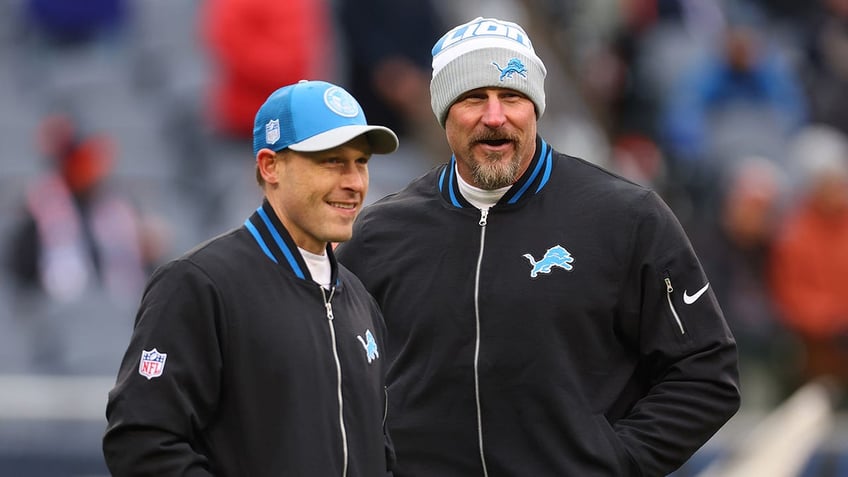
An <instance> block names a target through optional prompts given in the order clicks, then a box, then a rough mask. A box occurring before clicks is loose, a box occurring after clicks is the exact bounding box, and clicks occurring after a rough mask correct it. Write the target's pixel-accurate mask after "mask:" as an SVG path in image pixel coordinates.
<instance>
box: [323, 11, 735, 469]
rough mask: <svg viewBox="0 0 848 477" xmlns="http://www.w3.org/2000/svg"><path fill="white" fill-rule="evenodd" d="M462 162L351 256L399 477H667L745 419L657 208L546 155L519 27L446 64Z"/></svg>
mask: <svg viewBox="0 0 848 477" xmlns="http://www.w3.org/2000/svg"><path fill="white" fill-rule="evenodd" d="M432 53H433V77H432V81H431V84H430V91H431V103H432V107H433V112H434V113H435V115H436V118H437V119H438V121H439V123H440V124H441V125H442V126H443V127H444V128H445V132H446V136H447V141H448V144H449V145H450V147H451V149H452V151H453V157H451V158H450V160H449V161H448V162H447V163H446V164H444V165H442V166H439V167H437V168H436V169H434V170H432V171H430V172H429V173H427V174H425V175H423V176H421V177H420V178H418V179H415V180H414V181H412V182H411V183H410V184H409V185H408V186H407V187H406V188H405V189H403V190H401V191H400V192H398V193H396V194H393V195H390V196H388V197H386V198H384V199H382V200H380V201H378V202H376V203H375V204H374V205H373V206H371V207H367V208H366V209H364V210H363V213H362V214H361V215H360V217H359V218H358V219H357V221H356V223H355V224H354V233H353V239H352V240H351V241H348V242H346V243H344V244H341V245H340V246H339V248H338V256H339V259H340V261H341V262H342V263H344V264H345V265H346V266H347V267H348V268H350V269H351V270H352V271H353V272H354V273H356V274H357V275H358V276H359V277H360V279H361V280H362V281H363V283H364V284H365V286H366V287H367V288H368V290H369V291H370V292H371V293H372V294H373V295H374V297H375V298H376V299H377V301H378V303H379V304H380V306H381V308H382V311H383V314H384V317H385V320H386V326H387V330H388V342H387V347H386V351H387V353H386V356H387V358H388V359H389V360H390V367H389V372H388V376H387V381H388V385H389V391H390V393H391V395H392V396H394V397H393V398H392V399H391V400H390V402H389V408H388V420H387V424H388V426H389V429H390V432H391V435H392V439H393V442H394V444H395V449H396V453H397V454H396V455H397V467H396V468H395V471H394V475H395V476H396V477H403V476H428V475H438V476H441V477H452V476H462V477H469V476H485V475H534V476H547V475H580V476H589V475H591V476H601V475H604V476H625V475H627V476H629V475H641V476H660V475H666V474H668V473H670V472H672V471H673V470H674V469H676V468H678V467H679V466H680V465H681V464H683V463H684V462H685V461H686V460H687V459H688V458H689V457H690V456H691V455H692V454H693V453H694V452H695V451H696V450H697V449H698V448H699V447H700V446H701V445H702V444H704V442H706V441H707V439H709V438H710V437H711V436H712V435H713V434H714V433H715V432H716V431H717V430H718V429H719V428H720V427H721V426H722V425H723V424H724V423H725V422H726V421H727V420H728V419H729V418H730V417H731V416H732V415H733V414H734V413H735V412H736V410H737V409H738V406H739V400H740V398H739V389H738V382H737V381H738V379H737V353H736V345H735V341H734V339H733V336H732V335H731V333H730V331H729V329H728V327H727V324H726V322H725V320H724V317H723V316H722V312H721V310H720V308H719V305H718V303H717V302H716V299H715V295H714V294H713V292H712V289H711V288H710V286H709V282H708V280H707V277H706V275H705V274H704V272H703V270H702V268H701V265H700V263H699V261H698V258H697V257H696V255H695V253H694V251H693V249H692V246H691V245H690V242H689V240H688V238H687V237H686V235H685V233H684V231H683V230H682V228H681V226H680V224H679V222H678V221H677V219H676V218H675V217H674V215H673V214H672V212H671V211H670V209H669V208H668V207H667V206H666V204H665V203H664V202H663V201H662V200H661V199H660V198H659V197H658V195H657V194H656V193H654V192H653V191H651V190H649V189H646V188H644V187H641V186H639V185H637V184H634V183H631V182H628V181H626V180H624V179H622V178H620V177H618V176H615V175H614V174H611V173H609V172H607V171H605V170H603V169H601V168H599V167H597V166H595V165H592V164H591V163H589V162H586V161H584V160H581V159H578V158H575V157H570V156H567V155H564V154H561V153H559V152H556V151H554V150H552V148H551V147H550V146H549V145H548V143H547V142H546V141H545V140H544V139H542V138H541V137H540V136H539V135H538V134H537V130H536V125H537V120H538V118H539V117H541V116H542V114H543V113H544V110H545V92H544V78H545V74H546V70H545V66H544V64H543V63H542V61H541V60H540V59H539V57H538V56H537V55H536V53H535V51H534V49H533V47H532V44H531V42H530V39H529V38H528V37H527V34H526V33H525V31H524V30H523V29H522V28H521V27H520V26H519V25H517V24H515V23H512V22H507V21H501V20H497V19H493V18H476V19H474V20H472V21H470V22H468V23H466V24H463V25H459V26H457V27H455V28H454V29H452V30H450V31H449V32H448V33H447V34H445V36H443V37H442V38H441V39H440V40H439V41H438V42H437V43H436V44H435V46H434V47H433V51H432Z"/></svg>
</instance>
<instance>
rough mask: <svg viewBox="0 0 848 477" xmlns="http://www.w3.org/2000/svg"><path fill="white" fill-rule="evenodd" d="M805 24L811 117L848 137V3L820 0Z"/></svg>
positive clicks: (806, 70) (804, 69) (844, 1)
mask: <svg viewBox="0 0 848 477" xmlns="http://www.w3.org/2000/svg"><path fill="white" fill-rule="evenodd" d="M817 4H818V5H817V8H815V9H813V11H814V12H815V15H813V19H812V20H811V21H810V22H808V23H807V24H806V35H807V39H806V41H807V45H806V47H807V50H806V54H807V56H806V58H805V59H806V63H803V64H802V66H803V70H802V73H803V75H804V78H805V84H806V91H807V95H808V96H809V98H810V108H811V111H810V114H811V117H812V120H813V121H814V122H817V123H824V124H830V125H832V126H835V127H837V128H839V129H840V130H841V131H842V132H844V133H846V134H848V0H819V1H818V2H817Z"/></svg>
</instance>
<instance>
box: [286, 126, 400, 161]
mask: <svg viewBox="0 0 848 477" xmlns="http://www.w3.org/2000/svg"><path fill="white" fill-rule="evenodd" d="M363 134H365V135H366V137H367V138H368V143H369V144H370V145H371V153H372V154H389V153H391V152H394V151H395V150H396V149H397V148H398V138H397V136H396V135H395V133H394V132H393V131H392V130H391V129H389V128H387V127H383V126H361V125H351V126H341V127H338V128H335V129H331V130H329V131H325V132H323V133H321V134H316V135H314V136H312V137H310V138H309V139H305V140H303V141H300V142H298V143H295V144H292V145H290V146H289V149H291V150H293V151H298V152H316V151H325V150H327V149H332V148H334V147H338V146H341V145H342V144H344V143H346V142H348V141H350V140H351V139H354V138H356V137H357V136H361V135H363Z"/></svg>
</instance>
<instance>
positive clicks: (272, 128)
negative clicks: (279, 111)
mask: <svg viewBox="0 0 848 477" xmlns="http://www.w3.org/2000/svg"><path fill="white" fill-rule="evenodd" d="M279 140H280V120H279V119H272V120H270V121H268V123H267V124H265V144H276V143H277V141H279Z"/></svg>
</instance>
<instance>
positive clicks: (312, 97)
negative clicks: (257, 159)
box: [253, 80, 398, 156]
mask: <svg viewBox="0 0 848 477" xmlns="http://www.w3.org/2000/svg"><path fill="white" fill-rule="evenodd" d="M362 134H365V136H366V137H367V138H368V142H369V143H370V145H371V152H373V153H374V154H388V153H390V152H393V151H394V150H395V149H397V147H398V138H397V135H395V133H394V131H392V130H391V129H389V128H387V127H384V126H373V125H369V124H368V122H367V121H366V120H365V113H364V112H363V111H362V107H360V106H359V103H358V102H357V101H356V99H355V98H354V97H353V96H351V94H350V93H348V92H347V91H345V90H344V88H342V87H340V86H336V85H334V84H331V83H327V82H326V81H307V80H301V81H299V82H297V83H294V84H291V85H288V86H284V87H282V88H280V89H278V90H277V91H274V92H273V93H271V96H269V97H268V99H267V100H265V103H264V104H263V105H262V106H261V107H260V108H259V111H258V112H257V113H256V119H255V120H254V122H253V155H254V156H255V155H256V154H258V153H259V150H260V149H262V148H268V149H271V150H273V151H275V152H276V151H279V150H282V149H285V148H289V149H291V150H293V151H298V152H314V151H324V150H326V149H332V148H334V147H337V146H341V145H342V144H344V143H346V142H348V141H350V140H351V139H353V138H355V137H357V136H360V135H362Z"/></svg>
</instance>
